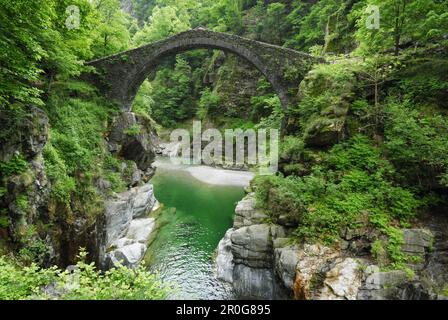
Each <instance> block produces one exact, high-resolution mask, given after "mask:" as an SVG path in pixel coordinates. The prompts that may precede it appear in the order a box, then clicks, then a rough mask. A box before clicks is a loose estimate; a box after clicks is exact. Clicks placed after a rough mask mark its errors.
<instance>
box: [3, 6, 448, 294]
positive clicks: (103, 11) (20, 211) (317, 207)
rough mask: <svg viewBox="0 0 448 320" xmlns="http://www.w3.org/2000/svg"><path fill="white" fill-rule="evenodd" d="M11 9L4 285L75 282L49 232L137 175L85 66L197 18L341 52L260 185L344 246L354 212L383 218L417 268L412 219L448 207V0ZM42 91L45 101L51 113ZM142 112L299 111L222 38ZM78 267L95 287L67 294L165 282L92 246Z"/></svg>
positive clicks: (380, 256)
mask: <svg viewBox="0 0 448 320" xmlns="http://www.w3.org/2000/svg"><path fill="white" fill-rule="evenodd" d="M73 5H74V6H76V7H77V8H78V10H79V12H78V13H79V17H80V20H79V25H77V24H76V17H78V15H77V14H78V13H77V11H76V10H75V11H72V10H68V8H69V7H70V6H73ZM372 5H373V6H375V5H376V6H378V8H379V12H380V20H379V23H380V25H379V29H376V28H373V29H372V28H369V27H367V24H366V22H368V21H367V20H368V19H370V18H369V16H370V15H371V14H372V13H373V11H371V10H367V9H369V8H370V9H371V8H372V7H371V6H372ZM0 20H1V21H2V24H1V25H0V108H1V109H0V123H1V126H0V143H1V146H2V150H1V152H0V204H1V207H0V250H4V249H5V248H7V249H12V250H13V251H15V252H16V253H19V254H18V256H19V257H18V259H19V260H20V262H19V263H18V264H16V263H15V262H11V261H10V260H11V259H9V258H7V257H2V258H0V259H1V260H0V278H1V279H2V281H0V298H12V299H15V298H20V299H22V298H30V297H36V298H38V297H43V294H44V293H43V292H42V291H41V288H42V286H44V285H49V284H51V283H55V282H56V283H59V282H61V283H62V284H63V286H66V285H67V281H69V280H68V277H70V276H69V275H68V274H67V273H64V272H62V271H58V270H56V269H48V270H41V269H38V268H37V267H36V266H34V265H32V263H33V262H35V263H39V264H47V262H48V255H49V253H48V248H47V246H48V241H47V238H46V235H47V234H51V236H52V237H55V238H58V237H59V238H60V237H61V232H60V230H58V228H59V229H60V228H61V227H62V226H63V227H67V226H72V225H74V224H75V222H76V221H77V220H78V219H83V220H86V221H88V222H87V223H86V224H87V225H92V224H93V223H94V221H95V219H96V217H97V215H98V213H99V212H101V210H102V206H101V204H102V202H103V201H104V199H105V198H106V197H107V196H108V193H109V192H110V191H123V190H126V188H127V187H129V185H130V183H129V181H128V180H129V179H127V176H129V174H128V173H125V172H123V168H122V161H121V160H122V159H117V158H116V157H114V156H112V154H111V152H110V151H109V150H108V146H107V144H106V142H105V139H104V137H106V136H107V135H108V134H109V132H108V131H109V128H110V124H111V122H112V119H113V118H114V116H115V115H117V112H118V110H117V108H116V107H114V106H112V105H111V104H110V102H108V101H106V100H105V99H104V98H101V97H99V95H98V93H97V92H96V90H95V89H93V88H91V87H89V86H88V85H86V84H85V83H83V82H81V81H79V80H74V79H75V78H76V77H77V76H78V75H80V74H81V73H82V72H83V71H85V70H86V69H87V68H86V67H85V66H84V62H85V61H88V60H91V59H95V58H98V57H102V56H106V55H110V54H113V53H117V52H120V51H123V50H126V49H130V48H133V47H137V46H140V45H142V44H145V43H148V42H154V41H157V40H160V39H163V38H165V37H168V36H170V35H173V34H176V33H178V32H181V31H184V30H187V29H189V28H195V27H199V26H203V27H207V28H210V29H213V30H216V31H222V32H229V33H234V34H238V35H241V36H245V37H249V38H252V39H255V40H259V41H265V42H269V43H273V44H276V45H279V46H284V47H288V48H292V49H296V50H299V51H304V52H309V53H310V54H313V55H316V56H322V57H324V58H325V59H326V61H327V62H328V63H326V64H319V65H316V66H314V67H313V70H311V71H310V72H309V73H308V74H307V76H306V78H305V80H304V81H303V82H302V83H301V84H300V88H299V89H300V90H299V95H300V96H299V101H300V102H299V103H298V104H297V105H295V106H292V108H291V109H290V110H289V112H288V119H289V121H288V125H287V132H286V133H287V135H286V137H285V139H284V141H283V143H282V147H281V159H280V172H279V173H278V174H277V175H275V176H270V177H257V178H256V179H255V181H254V183H253V187H254V189H256V193H257V199H258V204H259V206H260V207H262V208H264V209H265V210H266V211H267V212H268V213H269V215H270V218H271V219H272V221H273V222H278V221H279V219H280V220H284V219H286V221H287V224H288V226H291V227H292V228H293V229H294V230H295V231H294V232H293V234H294V237H295V238H296V240H298V241H299V240H300V241H309V242H325V243H330V244H332V245H334V246H337V245H340V244H341V234H342V233H344V232H345V230H347V228H348V229H356V228H358V227H359V226H360V225H362V226H368V227H369V228H371V229H372V230H374V231H375V232H376V235H377V236H378V238H377V241H375V242H373V243H372V244H371V255H372V257H374V258H376V259H377V260H378V261H379V264H381V265H383V266H385V267H398V268H403V267H405V265H406V262H407V261H408V259H410V258H409V257H406V256H405V255H403V253H402V252H401V250H400V247H401V243H402V235H401V233H400V228H402V227H407V226H412V225H413V224H415V223H416V222H417V221H418V219H419V217H420V214H421V213H422V212H428V211H431V210H432V209H433V208H434V207H446V194H447V190H448V189H447V188H448V121H447V108H448V105H447V101H448V39H447V35H448V4H447V2H446V1H435V0H382V1H379V0H359V1H344V0H323V1H302V0H278V1H263V0H218V1H217V0H200V1H193V0H153V1H148V0H132V1H119V0H102V1H87V0H70V1H68V0H60V1H48V0H33V1H7V0H0ZM293 71H294V70H291V72H293ZM298 86H299V84H298ZM35 107H38V108H39V110H43V111H44V113H45V115H43V116H39V117H37V116H36V112H38V111H36V108H35ZM133 111H134V112H135V113H136V114H138V115H139V116H141V117H143V118H144V119H146V120H147V121H148V122H149V123H153V121H155V122H157V124H158V125H161V126H164V127H176V126H181V125H184V122H185V121H189V120H191V119H192V118H199V119H202V120H204V121H209V122H212V123H214V124H215V125H217V126H221V127H222V126H224V125H225V126H226V127H241V128H254V127H256V128H259V127H264V128H278V127H279V126H280V121H281V118H282V116H283V113H282V111H281V109H280V103H279V99H278V97H277V96H276V95H275V94H274V93H273V91H272V88H271V86H270V84H269V83H268V82H267V81H266V79H264V78H263V77H261V75H260V73H258V72H257V71H256V70H255V69H254V68H253V67H252V66H251V65H248V64H247V62H245V61H242V60H241V59H240V58H238V57H236V56H232V55H230V54H227V53H222V52H216V51H213V50H195V51H191V52H186V53H182V54H180V55H177V56H176V57H169V58H167V59H165V60H164V61H161V63H160V65H159V66H158V67H157V70H155V71H154V74H153V75H152V76H151V77H150V78H149V79H147V81H145V82H144V84H143V86H142V87H141V89H140V91H139V93H138V95H137V97H136V99H135V101H134V106H133ZM45 118H48V119H47V120H48V121H46V120H45ZM33 119H34V120H36V123H35V122H33V121H34V120H33ZM37 119H40V120H37ZM152 119H154V120H152ZM39 121H40V122H39ZM47 122H48V123H47ZM36 128H40V129H42V130H41V131H46V130H47V131H48V132H45V134H40V133H39V132H38V131H39V130H37V129H36ZM43 129H46V130H43ZM140 129H141V128H140V127H139V126H138V125H137V126H134V127H132V128H131V129H129V130H128V131H127V132H126V133H127V134H128V135H130V136H132V135H137V134H138V133H139V132H140ZM47 135H48V137H47ZM30 136H33V139H34V138H35V139H34V140H36V141H34V140H33V143H34V142H35V143H34V144H32V145H31V147H30V146H28V144H29V140H30V139H28V138H29V137H30ZM47 138H48V139H47ZM47 140H48V141H47ZM42 143H43V144H44V145H45V147H43V149H42V150H40V151H41V152H35V149H39V146H40V145H41V144H42ZM13 144H15V145H16V148H15V149H14V147H13V146H11V145H13ZM40 153H41V154H40ZM36 157H37V158H38V159H36ZM40 157H41V158H40ZM39 163H41V164H42V165H43V171H44V172H45V177H46V178H48V180H49V184H48V188H49V191H48V198H47V199H36V196H35V194H36V192H34V191H35V190H34V189H33V186H32V183H33V182H34V181H36V180H37V181H39V183H41V182H42V184H43V182H45V179H44V178H42V172H41V170H40V169H39V168H40V167H39ZM105 181H106V182H105ZM105 185H106V186H107V187H104V186H105ZM101 186H102V187H101ZM42 189H45V188H44V187H42ZM42 201H45V204H42V203H41V202H42ZM285 216H286V218H285ZM30 224H31V225H30ZM67 236H68V237H69V236H70V235H67ZM4 243H7V245H3V244H4ZM76 250H77V248H76ZM64 262H65V264H67V263H68V262H69V261H68V260H66V261H64ZM22 264H25V265H28V266H30V265H31V267H28V268H25V269H22V268H21V266H22ZM61 264H63V263H61ZM78 270H80V277H81V279H84V280H83V281H85V284H86V285H85V286H84V287H83V286H81V287H80V288H79V289H76V290H74V291H73V290H72V291H70V290H69V291H68V292H65V291H64V292H63V293H62V296H61V297H62V298H84V299H85V298H113V299H115V298H163V297H164V294H163V290H161V291H160V292H159V285H158V283H157V280H156V279H153V278H152V276H149V275H147V274H145V273H143V271H142V270H140V269H138V270H135V271H126V270H125V269H122V268H118V269H115V270H113V271H110V272H109V273H106V274H102V273H99V272H97V271H95V270H93V266H92V265H89V264H85V263H83V262H80V264H78ZM127 272H129V273H130V274H131V275H132V276H131V277H130V278H127V275H128V273H127ZM14 277H16V278H17V279H22V280H23V281H22V282H20V283H18V282H17V281H16V280H15V278H14ZM145 279H146V280H145ZM93 282H96V283H97V286H98V287H95V286H93V285H92V283H93ZM4 284H6V285H4ZM11 286H12V287H11ZM111 286H116V287H117V288H120V289H119V290H118V291H110V288H109V287H111ZM11 288H13V289H11ZM127 288H132V290H131V289H130V291H129V292H127V291H126V290H127Z"/></svg>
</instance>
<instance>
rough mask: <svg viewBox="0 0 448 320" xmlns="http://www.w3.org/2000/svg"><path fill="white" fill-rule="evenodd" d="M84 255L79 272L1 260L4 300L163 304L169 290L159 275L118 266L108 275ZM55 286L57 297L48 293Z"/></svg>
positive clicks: (1, 295)
mask: <svg viewBox="0 0 448 320" xmlns="http://www.w3.org/2000/svg"><path fill="white" fill-rule="evenodd" d="M85 257H86V253H85V252H84V251H81V253H80V255H79V258H80V261H79V262H78V263H77V264H76V268H75V271H74V272H73V273H69V272H68V271H61V270H59V269H57V268H56V267H52V268H49V269H42V268H39V267H37V265H35V264H31V266H29V267H27V266H23V265H21V264H20V263H18V262H17V261H15V260H13V259H11V258H8V257H6V256H0V300H20V299H46V298H52V299H55V298H57V299H68V300H161V299H165V298H166V297H167V294H168V292H169V288H168V286H167V285H165V284H163V283H162V282H160V280H159V279H158V276H157V275H156V274H152V273H150V272H148V271H146V270H145V269H144V267H138V268H136V269H128V268H126V267H123V266H118V267H115V268H112V269H110V270H109V271H106V272H104V273H102V272H100V271H98V270H97V269H96V268H95V266H94V264H87V263H85V262H84V259H85ZM50 284H52V285H54V286H55V294H56V295H55V296H48V295H47V294H46V293H45V292H44V290H43V289H44V287H45V286H47V285H50Z"/></svg>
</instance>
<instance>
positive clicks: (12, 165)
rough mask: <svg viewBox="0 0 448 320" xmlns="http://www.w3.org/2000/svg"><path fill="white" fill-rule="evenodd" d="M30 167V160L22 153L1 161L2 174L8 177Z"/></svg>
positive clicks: (0, 169) (0, 171) (0, 170)
mask: <svg viewBox="0 0 448 320" xmlns="http://www.w3.org/2000/svg"><path fill="white" fill-rule="evenodd" d="M27 169H28V162H27V161H26V160H25V159H24V158H23V156H22V155H14V157H12V159H11V160H9V161H7V162H0V176H2V177H4V178H7V177H9V176H12V175H16V174H19V173H22V172H24V171H26V170H27Z"/></svg>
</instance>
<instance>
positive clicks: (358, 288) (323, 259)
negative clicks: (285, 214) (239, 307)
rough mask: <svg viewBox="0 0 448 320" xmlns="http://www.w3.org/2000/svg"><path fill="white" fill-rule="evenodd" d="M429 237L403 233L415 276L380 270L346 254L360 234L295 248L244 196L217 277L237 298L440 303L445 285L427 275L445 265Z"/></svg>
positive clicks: (414, 231)
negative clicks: (339, 243)
mask: <svg viewBox="0 0 448 320" xmlns="http://www.w3.org/2000/svg"><path fill="white" fill-rule="evenodd" d="M428 227H429V228H430V227H431V226H428ZM433 232H435V233H436V232H437V231H435V230H433ZM433 232H431V231H430V230H428V229H403V233H404V244H403V246H402V250H403V251H404V252H406V253H408V254H412V255H413V256H418V257H420V259H415V262H414V263H412V264H410V265H409V267H410V268H411V269H412V270H414V274H413V275H411V274H409V273H407V272H405V271H403V270H390V271H383V270H381V269H380V267H378V266H377V265H375V264H374V262H373V261H372V259H371V258H370V257H369V256H368V255H365V254H356V253H355V252H354V251H353V250H351V249H350V247H352V248H353V247H355V246H356V245H359V241H360V239H361V238H362V237H363V234H362V232H358V233H355V232H352V231H350V232H348V233H347V236H346V242H347V244H348V245H346V246H344V248H341V247H340V246H339V247H327V246H324V245H319V244H312V243H297V241H295V240H294V239H293V237H292V235H291V230H290V229H288V227H286V226H284V225H279V224H273V223H270V222H269V219H268V215H267V214H265V213H263V212H261V211H260V210H258V209H256V207H255V199H254V194H248V195H247V196H246V197H245V198H244V199H243V200H241V201H240V202H239V203H238V205H237V207H236V210H235V219H234V226H233V228H232V229H229V230H228V231H227V233H226V235H225V236H224V238H223V239H222V240H221V242H220V243H219V246H218V255H217V259H216V262H217V276H218V278H219V279H221V280H223V281H226V282H229V283H231V284H232V285H233V288H234V290H235V293H236V295H237V296H238V297H239V298H255V299H283V298H289V299H317V300H345V299H348V300H355V299H358V300H372V299H373V300H378V299H442V298H443V296H441V295H439V294H438V290H437V287H438V285H439V284H440V283H443V281H444V280H442V281H437V280H435V277H434V276H431V274H434V272H435V269H434V260H437V261H439V263H442V262H441V260H443V259H441V258H440V255H441V254H440V253H441V252H442V251H443V250H442V251H440V250H439V249H436V250H433V249H432V247H433V239H434V238H433ZM438 237H440V233H438ZM437 246H440V245H438V244H437V242H436V247H437ZM439 267H440V265H439ZM445 268H446V265H445ZM431 279H432V280H431Z"/></svg>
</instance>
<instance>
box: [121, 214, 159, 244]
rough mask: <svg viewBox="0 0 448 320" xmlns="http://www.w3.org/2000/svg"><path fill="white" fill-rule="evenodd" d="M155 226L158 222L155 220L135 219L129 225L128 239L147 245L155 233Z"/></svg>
mask: <svg viewBox="0 0 448 320" xmlns="http://www.w3.org/2000/svg"><path fill="white" fill-rule="evenodd" d="M155 225H156V221H155V219H154V218H143V219H134V220H132V221H131V224H130V225H129V229H128V232H127V233H126V238H127V239H132V240H134V241H136V242H140V243H145V244H146V243H147V242H148V240H149V237H150V236H151V233H152V232H153V231H154V228H155Z"/></svg>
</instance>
